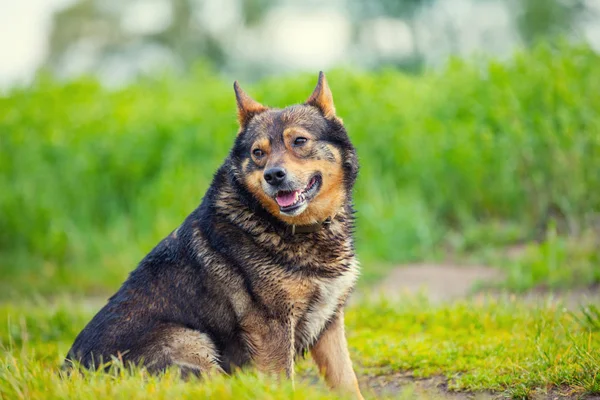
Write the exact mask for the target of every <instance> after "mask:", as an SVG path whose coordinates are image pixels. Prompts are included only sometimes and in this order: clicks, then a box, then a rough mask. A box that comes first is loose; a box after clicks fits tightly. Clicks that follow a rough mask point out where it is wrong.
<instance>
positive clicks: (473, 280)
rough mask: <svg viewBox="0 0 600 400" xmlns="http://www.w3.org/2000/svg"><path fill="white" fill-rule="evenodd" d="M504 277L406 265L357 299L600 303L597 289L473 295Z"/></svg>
mask: <svg viewBox="0 0 600 400" xmlns="http://www.w3.org/2000/svg"><path fill="white" fill-rule="evenodd" d="M504 277H505V274H504V272H503V271H502V270H500V269H497V268H492V267H487V266H482V265H470V266H468V265H466V266H460V265H457V264H407V265H403V266H399V267H397V268H395V269H393V270H392V271H391V272H390V273H389V275H388V276H387V277H386V278H385V279H383V280H382V281H381V282H380V283H379V284H377V285H375V286H374V287H373V288H371V289H369V290H368V291H367V292H363V293H360V294H359V296H360V297H367V298H372V299H378V298H381V297H383V298H385V299H390V300H397V299H399V298H401V297H403V296H407V295H408V296H416V295H419V296H423V297H425V298H427V299H428V300H429V301H430V302H432V303H434V304H439V303H447V302H451V301H453V300H460V299H464V298H481V299H485V298H488V299H489V298H494V299H502V298H506V299H512V300H515V301H516V300H518V301H519V302H523V303H525V304H532V305H533V304H547V305H558V304H560V305H562V306H564V307H566V308H569V309H574V308H577V307H579V306H580V305H581V304H590V303H599V302H600V286H595V287H586V288H575V289H568V290H560V291H556V290H555V291H552V290H549V289H547V288H536V289H533V290H530V291H528V292H526V293H521V294H512V293H507V292H502V291H500V290H496V289H491V290H485V291H475V289H476V288H477V285H481V286H482V287H488V288H489V287H493V285H494V284H495V283H498V282H501V281H502V280H503V279H504Z"/></svg>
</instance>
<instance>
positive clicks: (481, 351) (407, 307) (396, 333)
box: [0, 298, 600, 399]
mask: <svg viewBox="0 0 600 400" xmlns="http://www.w3.org/2000/svg"><path fill="white" fill-rule="evenodd" d="M540 304H542V303H540ZM544 304H545V305H539V306H524V305H523V304H521V303H519V302H516V301H511V300H499V301H495V300H486V301H483V300H481V301H470V302H458V303H455V304H453V305H447V306H432V305H429V304H427V303H424V302H423V301H421V300H416V299H407V300H405V301H403V302H401V303H395V304H390V303H381V304H375V303H363V304H359V305H354V306H352V307H350V308H349V310H348V311H347V321H346V325H347V334H348V338H349V344H350V349H351V353H352V358H353V360H354V363H355V367H356V370H357V373H358V375H359V376H360V380H361V385H362V387H363V391H364V392H365V393H366V394H367V395H368V396H369V397H371V398H376V397H377V398H379V394H378V393H377V392H375V391H374V389H373V388H371V386H370V382H372V378H373V377H374V376H384V377H387V378H383V379H384V380H385V379H388V380H390V381H392V380H394V379H396V378H395V376H394V375H393V374H397V373H398V372H403V371H409V372H410V373H411V374H412V375H413V376H414V377H417V378H423V377H430V376H442V377H444V378H446V379H447V380H448V382H449V384H448V388H449V390H452V391H453V390H460V391H464V390H466V391H480V390H492V391H494V392H496V393H497V394H504V395H507V396H510V397H513V398H529V397H531V396H533V395H534V394H543V393H546V392H549V391H552V392H553V393H563V394H576V395H584V394H600V331H599V330H598V328H597V327H598V326H600V325H599V324H600V321H599V320H598V315H597V309H596V308H594V307H593V306H591V307H588V308H585V309H583V311H577V312H567V311H565V309H564V308H563V307H562V306H561V305H554V306H550V305H548V303H544ZM99 305H100V304H99V303H98V302H97V301H93V302H82V301H76V300H73V299H69V298H63V299H61V300H57V301H55V302H54V303H53V304H51V305H49V304H47V303H44V302H41V301H38V302H28V303H19V304H3V305H1V306H0V321H2V322H1V323H0V344H1V347H0V351H1V353H0V354H1V355H0V398H6V399H13V398H23V399H30V398H78V399H88V398H89V399H91V398H99V397H104V398H127V399H133V398H146V397H148V396H152V397H153V398H165V399H166V398H182V397H189V398H191V397H192V396H194V397H211V398H224V399H227V398H265V399H275V398H298V399H301V398H315V399H319V398H332V397H333V394H331V393H330V392H329V391H328V390H327V389H326V387H325V386H324V384H322V383H315V382H313V383H309V382H310V381H311V380H310V379H308V378H305V379H298V382H297V383H296V387H295V391H293V389H292V386H291V385H290V383H288V382H283V383H278V382H276V381H275V380H272V379H267V378H266V377H261V376H259V375H257V374H256V373H255V372H254V371H252V370H249V371H246V372H244V373H241V374H239V375H237V376H235V377H234V378H228V377H219V378H214V379H210V380H207V381H203V382H195V381H192V382H187V383H186V382H182V381H180V380H179V379H178V378H177V374H176V372H175V371H170V372H168V373H167V374H166V375H165V376H162V377H152V376H148V375H147V374H145V373H144V372H143V371H140V370H134V371H129V370H116V371H114V372H113V373H111V374H102V373H87V374H84V375H79V374H74V375H72V376H69V377H66V376H62V377H61V376H60V375H59V372H58V368H59V366H60V363H61V361H62V357H63V356H64V355H65V353H66V351H67V350H68V348H69V346H70V344H71V342H72V340H73V339H74V336H75V335H76V334H77V333H78V332H79V330H80V329H81V328H82V327H83V325H84V324H85V323H86V322H87V321H88V320H89V318H90V317H91V316H92V315H93V313H94V312H95V311H96V310H97V309H98V307H99ZM296 370H297V372H298V374H299V376H300V377H309V376H314V374H315V372H314V368H313V367H312V364H311V363H310V362H309V360H304V361H301V362H300V363H299V365H298V367H297V368H296ZM413 394H414V393H413V392H411V390H410V385H408V388H407V389H406V391H405V393H404V396H405V397H403V398H414V397H411V396H412V395H413Z"/></svg>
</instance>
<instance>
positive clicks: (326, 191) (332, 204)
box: [245, 147, 346, 225]
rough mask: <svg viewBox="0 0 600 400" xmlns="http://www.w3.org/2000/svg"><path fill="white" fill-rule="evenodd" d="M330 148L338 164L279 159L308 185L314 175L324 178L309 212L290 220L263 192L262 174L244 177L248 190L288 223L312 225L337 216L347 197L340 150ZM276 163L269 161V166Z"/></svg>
mask: <svg viewBox="0 0 600 400" xmlns="http://www.w3.org/2000/svg"><path fill="white" fill-rule="evenodd" d="M331 149H332V151H333V153H334V155H335V157H336V163H331V162H329V161H326V160H313V159H308V160H305V159H298V158H296V157H291V156H290V155H289V154H287V153H286V154H283V155H282V156H281V158H280V159H277V163H280V164H281V165H284V166H285V168H286V170H288V171H289V172H290V173H291V174H293V175H294V176H297V177H299V178H300V179H302V180H303V181H305V182H306V183H308V179H309V178H310V176H311V175H312V174H313V173H314V172H316V171H319V172H321V177H322V179H323V182H322V185H321V189H320V191H319V192H318V193H317V195H316V196H315V198H313V199H312V200H311V201H310V202H309V204H308V207H307V208H306V210H305V211H304V212H303V213H302V214H300V215H297V216H295V217H290V216H286V215H282V214H281V213H280V211H279V205H277V202H276V201H275V200H274V199H273V198H271V197H270V196H268V195H267V194H266V193H265V192H264V190H263V187H262V184H263V183H262V180H263V171H254V172H252V173H250V174H247V175H246V176H245V180H246V187H247V188H248V189H249V190H250V192H252V194H254V196H255V197H256V198H257V199H258V200H259V201H260V202H261V204H262V205H263V207H265V208H266V209H267V211H269V212H270V213H271V214H273V215H274V216H276V217H277V218H279V219H281V220H282V221H284V222H286V223H288V224H296V225H310V224H314V223H317V222H322V221H325V220H326V219H327V218H329V217H332V216H334V215H335V214H337V213H338V211H339V210H340V208H341V207H342V205H343V204H344V200H345V198H346V192H345V188H344V182H343V180H344V171H343V170H342V166H341V156H340V154H339V151H338V150H337V149H335V148H333V147H332V148H331ZM273 161H274V160H270V161H269V164H270V163H271V162H273Z"/></svg>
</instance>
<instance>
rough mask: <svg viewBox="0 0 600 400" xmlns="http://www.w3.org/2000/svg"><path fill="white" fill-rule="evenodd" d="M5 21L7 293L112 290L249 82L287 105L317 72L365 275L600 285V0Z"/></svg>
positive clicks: (166, 221)
mask: <svg viewBox="0 0 600 400" xmlns="http://www.w3.org/2000/svg"><path fill="white" fill-rule="evenodd" d="M0 26H1V29H2V35H0V56H1V62H0V93H1V94H0V192H1V193H0V297H13V296H19V295H22V294H30V293H41V294H52V293H58V292H61V291H65V290H68V291H71V292H80V293H83V294H87V293H95V292H100V293H104V292H106V291H112V290H114V289H115V288H116V286H117V285H118V284H119V283H120V282H122V280H123V279H124V278H125V276H126V275H127V273H128V272H129V271H130V270H131V269H133V268H134V266H135V264H136V263H137V262H138V261H139V260H140V259H141V258H142V257H143V256H144V255H145V254H146V253H147V252H148V251H149V250H150V249H151V248H152V247H153V246H154V245H155V244H156V243H157V242H158V241H159V240H160V239H161V238H162V237H164V236H165V235H167V234H168V233H169V232H171V230H173V229H174V228H175V227H176V226H178V225H179V223H180V222H181V221H182V220H183V219H184V218H185V216H186V215H187V214H188V213H189V212H190V211H191V210H193V208H194V207H195V206H196V205H197V204H198V203H199V202H200V199H201V197H202V195H203V194H204V191H205V190H206V188H207V186H208V184H209V183H210V179H211V177H212V174H213V172H214V170H215V169H216V168H217V167H218V165H219V164H220V163H221V162H222V160H223V159H224V157H225V156H226V154H227V151H228V149H229V147H230V146H231V144H232V143H233V139H234V135H235V131H236V122H235V102H234V97H233V91H232V87H231V83H232V81H233V80H234V79H238V80H240V81H241V82H242V86H243V87H244V88H245V89H246V90H247V91H248V92H249V93H251V94H252V95H253V96H254V97H255V98H256V99H257V100H259V101H261V102H263V103H264V104H268V105H272V106H278V107H282V106H285V105H287V104H292V103H298V102H301V101H304V99H305V98H306V97H307V96H308V95H309V94H310V92H311V90H312V89H313V87H314V84H315V82H316V77H317V72H318V71H319V70H325V71H326V72H327V75H328V80H329V82H330V85H331V87H332V89H333V93H334V97H335V101H336V105H337V107H338V113H339V115H340V116H341V117H342V118H343V119H344V121H345V123H346V125H347V128H348V130H349V132H350V135H351V136H352V138H353V140H354V142H355V144H356V146H357V149H358V152H359V156H360V159H361V163H362V167H363V168H362V170H361V176H360V179H359V182H358V184H357V187H356V206H357V209H358V218H359V222H358V231H357V248H358V252H359V255H360V257H361V259H362V260H363V263H364V265H365V267H364V270H365V272H364V275H363V282H364V284H368V283H369V282H376V281H377V280H379V279H381V278H382V277H386V276H391V275H388V274H389V273H390V271H392V268H393V267H395V266H398V265H401V266H406V265H409V266H415V265H416V266H417V267H419V266H422V265H423V263H425V262H426V263H429V264H428V265H431V264H432V263H435V265H441V266H442V267H448V268H450V267H451V266H465V265H473V264H477V265H484V266H485V269H486V270H488V269H490V270H493V271H495V272H497V273H498V274H496V273H495V274H494V276H499V277H500V278H499V281H498V282H495V283H494V285H501V286H503V287H505V288H508V289H510V290H515V291H525V290H529V289H532V288H540V287H542V288H551V289H561V288H565V287H584V288H588V289H589V288H597V287H598V283H599V282H600V254H599V252H598V249H599V248H600V243H599V241H598V232H599V231H600V117H599V116H598V110H599V109H600V68H598V65H600V63H599V62H600V57H599V56H598V51H600V1H596V0H332V1H316V0H313V1H305V2H294V1H285V0H279V1H268V0H127V1H125V0H118V1H116V0H81V1H73V0H22V1H19V2H3V3H2V4H1V5H0ZM415 263H416V264H415ZM424 270H425V271H429V274H430V275H435V274H436V273H437V272H431V270H427V269H424ZM404 278H406V277H404ZM404 278H401V279H404ZM390 279H391V278H390ZM465 279H466V278H465ZM459 280H460V279H459ZM393 287H394V286H393V285H392V290H393Z"/></svg>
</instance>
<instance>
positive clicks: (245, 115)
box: [233, 81, 268, 129]
mask: <svg viewBox="0 0 600 400" xmlns="http://www.w3.org/2000/svg"><path fill="white" fill-rule="evenodd" d="M233 90H234V91H235V99H236V101H237V108H238V122H239V123H240V127H241V128H242V129H244V128H245V127H246V125H248V122H250V120H251V119H252V117H254V116H255V115H257V114H260V113H261V112H264V111H267V110H268V108H267V107H265V106H263V105H262V104H260V103H259V102H258V101H256V100H254V99H253V98H252V97H250V96H248V94H246V92H244V91H243V90H242V88H241V87H240V84H239V83H238V82H237V81H235V82H233Z"/></svg>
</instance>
